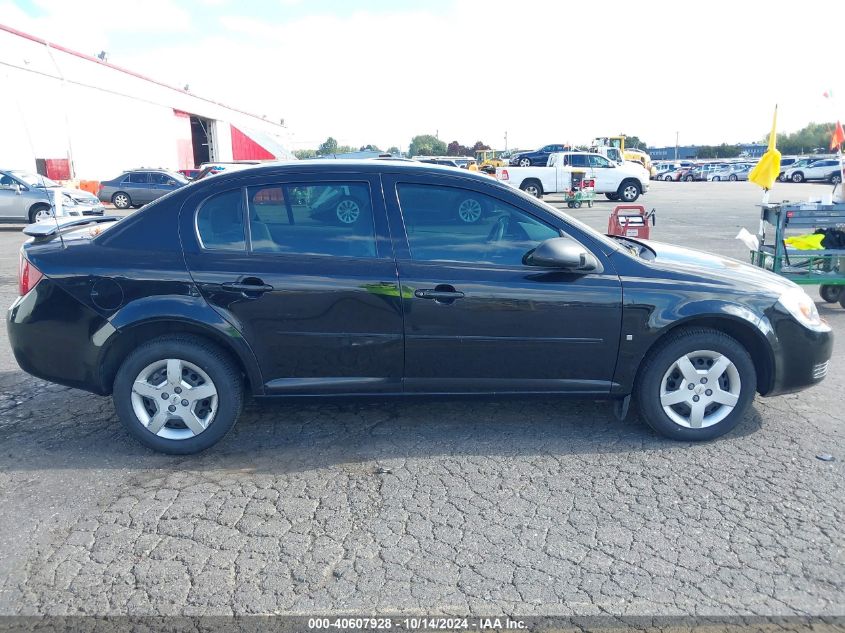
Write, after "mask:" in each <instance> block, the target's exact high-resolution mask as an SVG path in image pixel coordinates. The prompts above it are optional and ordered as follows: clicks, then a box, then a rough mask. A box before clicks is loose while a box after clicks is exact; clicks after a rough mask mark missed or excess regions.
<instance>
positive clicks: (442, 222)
mask: <svg viewBox="0 0 845 633" xmlns="http://www.w3.org/2000/svg"><path fill="white" fill-rule="evenodd" d="M397 194H398V196H399V204H400V207H401V209H402V216H403V218H404V221H405V231H406V233H407V235H408V246H409V247H410V250H411V258H412V259H414V260H419V261H446V262H467V263H474V264H499V265H503V266H519V265H521V264H522V257H523V255H525V253H527V252H528V251H529V250H531V249H532V248H535V247H536V246H537V245H538V244H539V243H540V242H542V241H544V240H547V239H549V238H552V237H560V231H558V230H557V229H555V228H553V227H551V226H549V225H547V224H545V223H544V222H541V221H540V220H538V219H536V218H534V217H533V216H532V215H530V214H528V213H526V212H524V211H522V210H520V209H517V208H516V207H514V206H512V205H510V204H508V203H506V202H502V201H501V200H498V199H496V198H493V197H491V196H487V195H485V194H481V193H478V192H475V191H471V190H467V189H460V188H457V187H443V186H439V185H412V184H399V185H397Z"/></svg>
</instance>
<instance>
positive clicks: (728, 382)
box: [660, 350, 742, 429]
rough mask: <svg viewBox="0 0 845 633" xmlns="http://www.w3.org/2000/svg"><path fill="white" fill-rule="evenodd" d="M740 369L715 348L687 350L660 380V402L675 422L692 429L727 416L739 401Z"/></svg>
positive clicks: (716, 422) (710, 423)
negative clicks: (715, 350) (712, 349)
mask: <svg viewBox="0 0 845 633" xmlns="http://www.w3.org/2000/svg"><path fill="white" fill-rule="evenodd" d="M741 387H742V382H741V380H740V378H739V371H738V370H737V368H736V366H735V365H734V364H733V362H732V361H731V360H730V359H729V358H728V357H727V356H725V355H723V354H720V353H718V352H714V351H711V350H698V351H694V352H690V353H688V354H684V355H683V356H681V357H680V358H679V359H678V360H676V361H675V362H674V363H672V365H671V366H670V367H669V369H668V370H667V371H666V373H665V374H664V375H663V379H662V380H661V382H660V406H661V407H662V408H663V411H664V412H665V413H666V415H667V416H669V419H671V420H672V421H673V422H674V423H675V424H677V425H679V426H682V427H685V428H691V429H701V428H707V427H709V426H713V425H714V424H718V423H719V422H721V421H722V420H724V419H725V418H726V417H727V416H728V415H730V413H731V411H733V410H734V407H736V405H737V403H738V402H739V395H740V390H741Z"/></svg>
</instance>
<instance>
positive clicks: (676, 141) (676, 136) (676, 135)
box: [675, 132, 680, 160]
mask: <svg viewBox="0 0 845 633" xmlns="http://www.w3.org/2000/svg"><path fill="white" fill-rule="evenodd" d="M679 135H680V132H675V160H678V136H679Z"/></svg>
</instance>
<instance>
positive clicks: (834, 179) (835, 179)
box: [830, 171, 842, 185]
mask: <svg viewBox="0 0 845 633" xmlns="http://www.w3.org/2000/svg"><path fill="white" fill-rule="evenodd" d="M841 182H842V173H841V172H838V171H835V172H833V174H832V175H831V176H830V183H831V184H832V185H838V184H840V183H841Z"/></svg>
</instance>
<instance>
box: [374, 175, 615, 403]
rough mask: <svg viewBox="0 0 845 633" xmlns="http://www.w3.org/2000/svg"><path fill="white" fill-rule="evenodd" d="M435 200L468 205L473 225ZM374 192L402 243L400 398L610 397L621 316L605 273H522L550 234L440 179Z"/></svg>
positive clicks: (510, 206) (531, 217) (527, 216)
mask: <svg viewBox="0 0 845 633" xmlns="http://www.w3.org/2000/svg"><path fill="white" fill-rule="evenodd" d="M443 190H449V191H452V192H455V191H457V192H458V193H457V194H456V195H452V196H451V199H453V200H466V199H475V200H476V201H477V202H478V203H479V205H480V206H481V207H482V208H484V209H485V212H484V214H483V215H482V216H481V217H479V218H478V219H476V220H474V221H472V222H466V221H463V220H462V219H461V218H460V216H459V214H457V213H454V212H452V211H453V210H449V209H442V208H439V205H441V204H442V201H443V200H444V199H447V198H449V197H450V196H445V195H443V193H442V192H443ZM385 191H389V192H390V193H389V195H388V210H389V215H390V220H391V230H392V233H393V235H394V236H404V240H403V241H402V243H401V244H397V245H396V252H397V266H398V269H399V278H400V283H401V292H402V299H403V301H402V305H403V308H404V317H405V321H404V327H405V371H404V375H405V389H406V391H410V392H437V391H445V392H535V391H540V392H578V393H607V392H608V391H609V389H610V385H611V380H612V375H613V371H614V367H615V363H616V356H617V351H618V341H619V330H620V322H621V310H622V306H621V302H622V291H621V285H620V281H619V279H618V277H617V276H616V274H615V273H614V272H613V270H612V269H611V268H610V266H606V267H605V269H604V271H603V272H598V273H594V274H574V273H567V272H563V271H561V270H553V269H543V268H539V267H534V266H527V265H524V264H523V263H522V258H523V256H524V255H525V253H526V252H528V251H529V250H530V249H532V248H534V247H536V246H537V244H539V243H540V242H542V241H544V240H545V239H549V238H551V237H559V236H560V234H561V232H560V229H559V227H556V226H554V224H553V222H554V220H553V219H552V218H550V217H546V218H541V217H539V215H538V214H537V212H535V213H532V212H530V211H529V210H527V209H526V208H525V207H524V206H522V205H521V203H522V201H520V200H519V199H518V198H514V199H513V200H511V201H507V200H504V199H501V198H498V197H493V196H490V195H487V194H486V193H482V191H479V190H478V189H474V188H472V189H470V188H467V187H465V186H463V185H462V184H461V183H459V182H455V181H452V182H448V181H442V179H441V180H439V181H438V182H432V180H430V179H429V180H427V181H421V180H412V179H406V178H403V179H402V180H401V181H400V180H397V179H396V178H391V179H389V180H388V181H387V182H386V184H385ZM501 195H502V196H507V195H509V194H506V193H502V194H501ZM522 204H524V203H522ZM539 213H542V212H541V211H540V212H539ZM602 259H604V258H603V257H602Z"/></svg>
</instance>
